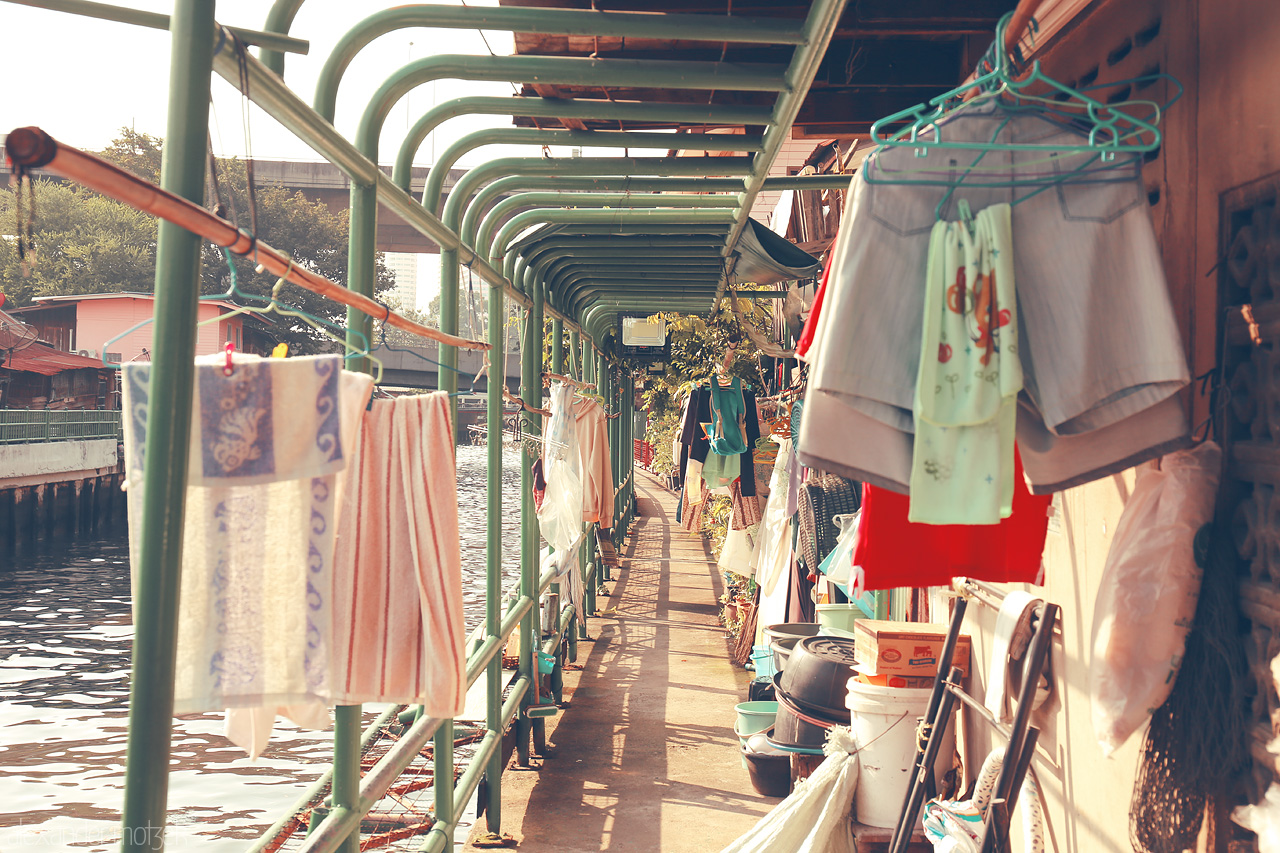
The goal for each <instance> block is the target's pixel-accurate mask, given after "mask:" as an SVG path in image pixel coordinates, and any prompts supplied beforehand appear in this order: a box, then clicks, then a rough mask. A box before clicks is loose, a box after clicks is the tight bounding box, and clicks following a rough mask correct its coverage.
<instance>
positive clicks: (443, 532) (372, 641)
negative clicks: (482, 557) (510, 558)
mask: <svg viewBox="0 0 1280 853" xmlns="http://www.w3.org/2000/svg"><path fill="white" fill-rule="evenodd" d="M350 456H351V464H350V466H349V468H348V470H347V471H346V472H345V474H344V475H343V476H342V477H340V478H339V479H340V483H339V498H338V499H339V513H338V534H337V543H336V547H335V553H334V594H333V637H334V644H333V675H334V677H333V683H332V687H331V690H330V695H331V696H332V698H333V700H334V702H336V703H337V704H344V705H345V704H358V703H363V702H402V703H408V704H414V705H422V706H424V708H425V713H426V714H427V715H429V716H432V717H444V718H448V717H453V716H455V715H457V714H460V713H462V708H463V703H464V700H465V698H466V688H467V685H466V673H465V661H464V657H463V644H464V642H465V641H466V632H465V631H464V629H463V617H462V552H461V547H460V545H459V540H458V496H457V471H456V467H455V464H454V451H453V427H452V423H451V419H450V411H449V395H448V394H447V393H445V392H443V391H440V392H435V393H432V394H424V395H420V396H409V397H398V398H395V399H392V400H375V401H374V402H373V404H372V406H371V407H370V408H369V411H368V412H367V413H366V415H365V418H364V424H363V426H362V428H361V430H360V434H359V438H358V440H357V442H356V444H355V446H354V447H353V449H352V452H351V454H350Z"/></svg>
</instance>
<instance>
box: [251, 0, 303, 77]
mask: <svg viewBox="0 0 1280 853" xmlns="http://www.w3.org/2000/svg"><path fill="white" fill-rule="evenodd" d="M305 2H306V0H275V2H274V3H272V4H271V9H270V10H269V11H268V12H267V22H266V23H265V24H263V28H264V29H265V30H267V32H271V33H280V34H281V35H284V34H287V33H288V32H289V28H290V27H292V26H293V19H294V18H296V17H297V16H298V10H300V9H301V8H302V4H303V3H305ZM258 55H259V57H260V58H261V60H262V63H263V64H264V65H265V66H266V67H267V68H269V69H271V70H272V71H273V72H275V74H276V75H277V76H279V77H283V76H284V54H283V53H281V52H280V51H278V50H272V49H271V48H263V49H262V50H261V51H259V52H258Z"/></svg>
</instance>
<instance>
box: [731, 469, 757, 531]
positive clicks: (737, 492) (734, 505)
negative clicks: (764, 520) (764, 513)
mask: <svg viewBox="0 0 1280 853" xmlns="http://www.w3.org/2000/svg"><path fill="white" fill-rule="evenodd" d="M729 498H730V507H731V510H730V513H729V527H730V528H731V529H733V530H746V529H747V528H748V527H754V526H755V525H757V524H759V523H760V517H761V516H760V499H759V498H757V497H755V496H754V495H743V494H742V484H741V483H740V482H739V481H738V480H735V481H734V482H733V483H732V484H731V485H730V486H729Z"/></svg>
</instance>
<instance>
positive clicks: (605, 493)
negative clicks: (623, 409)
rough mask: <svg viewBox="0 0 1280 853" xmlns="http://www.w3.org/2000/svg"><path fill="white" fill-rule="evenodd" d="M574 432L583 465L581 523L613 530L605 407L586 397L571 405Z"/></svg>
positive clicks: (607, 422) (611, 466)
mask: <svg viewBox="0 0 1280 853" xmlns="http://www.w3.org/2000/svg"><path fill="white" fill-rule="evenodd" d="M573 416H574V429H575V430H576V432H577V437H578V453H579V457H580V461H581V465H582V468H581V470H582V520H583V521H585V522H588V523H594V524H598V525H599V526H600V529H601V530H608V529H609V528H611V527H613V463H612V461H611V460H610V458H609V421H608V418H607V417H606V415H605V411H604V407H603V406H601V405H600V404H599V403H597V402H596V401H595V400H592V399H590V398H588V397H582V398H579V399H578V400H575V401H574V403H573Z"/></svg>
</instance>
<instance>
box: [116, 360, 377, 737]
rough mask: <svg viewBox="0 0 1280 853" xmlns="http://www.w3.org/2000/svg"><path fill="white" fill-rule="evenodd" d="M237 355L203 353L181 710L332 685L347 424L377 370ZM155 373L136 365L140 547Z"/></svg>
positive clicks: (303, 700)
mask: <svg viewBox="0 0 1280 853" xmlns="http://www.w3.org/2000/svg"><path fill="white" fill-rule="evenodd" d="M224 364H225V361H224V358H223V356H220V355H219V356H212V357H205V358H200V359H197V360H196V371H195V394H194V398H193V401H192V431H191V444H190V455H189V463H188V465H189V468H188V486H187V490H186V518H185V522H184V527H183V548H182V572H181V582H180V585H181V590H180V605H179V614H178V617H179V618H178V637H177V659H176V665H175V673H174V711H175V713H179V714H185V713H200V712H206V711H215V710H223V709H225V708H266V709H271V711H270V712H271V713H272V714H274V711H275V710H276V709H278V708H281V707H286V706H289V707H294V706H308V705H311V706H312V708H311V710H312V711H314V704H315V703H323V702H325V701H326V699H327V697H328V694H329V688H330V684H329V666H330V660H329V648H328V647H327V639H328V637H329V636H330V630H331V626H330V618H331V617H330V609H329V608H330V606H331V602H330V601H329V599H328V594H327V593H328V590H329V588H330V585H331V572H332V562H333V536H334V529H335V520H336V518H335V501H334V494H333V493H334V478H335V475H336V474H337V472H338V471H339V470H340V469H342V468H343V467H344V466H345V465H346V464H347V457H346V453H345V448H344V444H343V442H342V435H341V422H342V420H343V419H348V420H355V419H358V417H359V412H360V411H361V409H363V407H364V405H365V402H366V401H367V400H368V397H369V394H370V393H371V391H372V379H371V378H370V377H367V376H360V377H357V376H355V375H347V374H342V371H341V367H342V359H341V358H340V357H338V356H315V357H301V358H292V359H261V358H258V357H257V356H250V355H235V356H234V358H233V362H232V371H233V372H232V373H231V375H230V376H227V375H224V372H223V366H224ZM340 374H341V375H342V378H341V379H340ZM151 376H152V365H150V364H128V365H126V366H125V367H124V371H123V393H124V399H123V403H124V410H125V412H126V413H127V417H125V419H124V430H125V442H124V443H125V466H126V472H127V474H126V477H127V480H128V483H129V490H130V493H131V494H130V501H129V507H130V512H129V533H130V546H131V550H132V551H133V553H134V554H135V555H136V554H137V553H138V548H139V544H140V543H139V536H140V535H141V526H142V518H141V514H142V503H143V502H142V495H143V491H144V488H145V470H146V459H145V445H146V429H147V424H146V421H147V404H148V398H149V395H150V383H151ZM134 565H135V566H136V565H137V562H136V561H135V563H134ZM135 600H136V598H135ZM302 715H303V716H307V714H305V713H304V714H302ZM313 719H314V717H313Z"/></svg>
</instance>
